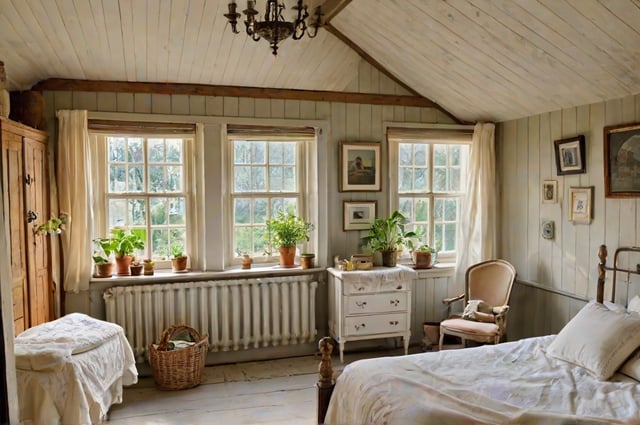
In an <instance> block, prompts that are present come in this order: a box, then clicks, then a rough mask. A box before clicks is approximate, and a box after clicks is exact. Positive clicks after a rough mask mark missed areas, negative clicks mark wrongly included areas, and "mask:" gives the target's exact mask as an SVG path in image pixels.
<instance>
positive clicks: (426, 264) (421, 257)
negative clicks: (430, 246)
mask: <svg viewBox="0 0 640 425" xmlns="http://www.w3.org/2000/svg"><path fill="white" fill-rule="evenodd" d="M413 267H414V268H416V269H430V268H431V267H433V255H432V254H431V253H430V252H426V251H414V252H413Z"/></svg>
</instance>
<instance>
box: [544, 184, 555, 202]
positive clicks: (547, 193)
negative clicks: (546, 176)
mask: <svg viewBox="0 0 640 425" xmlns="http://www.w3.org/2000/svg"><path fill="white" fill-rule="evenodd" d="M556 202H558V182H557V181H555V180H544V181H543V182H542V203H543V204H555V203H556Z"/></svg>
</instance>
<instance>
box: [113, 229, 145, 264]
mask: <svg viewBox="0 0 640 425" xmlns="http://www.w3.org/2000/svg"><path fill="white" fill-rule="evenodd" d="M146 238H147V232H146V230H145V229H131V230H129V231H125V230H123V229H111V239H113V243H114V246H113V252H114V253H115V255H116V257H124V256H126V255H133V253H134V252H135V250H136V249H144V242H145V240H146Z"/></svg>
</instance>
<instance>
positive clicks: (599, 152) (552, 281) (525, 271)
mask: <svg viewBox="0 0 640 425" xmlns="http://www.w3.org/2000/svg"><path fill="white" fill-rule="evenodd" d="M638 122H640V94H639V95H636V96H629V97H625V98H622V99H616V100H611V101H607V102H601V103H595V104H592V105H584V106H579V107H576V108H568V109H562V110H559V111H553V112H549V113H545V114H541V115H536V116H532V117H528V118H523V119H519V120H515V121H508V122H504V123H500V124H499V125H498V127H497V132H496V134H497V136H496V145H497V151H498V162H497V164H498V171H499V175H500V177H499V181H500V186H501V187H500V196H501V211H500V223H501V224H500V230H499V231H500V238H499V240H500V244H501V247H500V251H499V252H500V253H501V256H502V257H503V258H505V259H507V260H509V261H511V262H512V263H513V264H514V265H515V267H516V269H517V271H518V280H519V281H521V282H525V283H529V284H530V285H529V286H527V287H521V286H519V287H518V288H517V291H516V292H514V295H513V297H514V298H513V300H515V303H514V302H512V304H513V307H514V309H513V310H512V312H511V313H513V316H515V315H522V316H524V317H526V319H523V321H522V323H521V324H520V325H517V326H516V325H514V323H513V321H512V323H510V329H511V330H512V331H514V334H512V335H511V336H514V335H515V334H517V335H521V336H531V335H540V334H545V333H553V332H557V331H558V330H559V329H560V328H561V327H562V326H563V325H564V324H565V323H566V322H567V321H568V320H569V318H570V317H572V316H573V314H575V310H576V306H578V307H579V304H580V303H579V302H578V304H577V305H576V303H575V302H576V300H575V299H573V298H571V297H566V296H562V295H560V296H559V295H553V294H551V293H549V292H548V291H542V292H541V291H537V290H536V287H541V288H543V289H547V290H552V291H556V292H561V293H564V294H565V295H574V296H576V297H577V298H578V299H593V298H595V295H596V280H597V264H598V257H597V251H598V247H599V246H600V245H601V244H606V245H607V246H608V248H609V262H608V264H609V265H611V263H612V260H613V254H614V251H615V249H616V248H618V247H620V246H639V245H640V198H629V199H613V198H605V196H604V169H603V166H604V165H603V164H604V162H603V157H604V145H603V127H605V126H609V125H617V124H625V123H638ZM578 134H583V135H584V136H585V138H586V151H587V152H586V155H587V156H586V164H587V169H586V173H585V174H574V175H567V176H558V175H557V173H556V164H555V156H554V143H553V142H554V140H558V139H564V138H568V137H572V136H576V135H578ZM543 180H557V182H558V192H559V200H558V203H557V204H543V203H542V196H541V188H542V181H543ZM571 186H593V187H594V199H593V207H594V208H593V220H592V222H591V224H589V225H586V224H573V223H572V222H570V221H569V218H568V211H569V205H568V191H569V188H570V187H571ZM543 220H553V221H554V222H555V228H556V236H555V239H553V240H546V239H543V238H542V236H541V232H540V225H541V223H542V221H543ZM634 264H635V263H634ZM622 278H623V279H624V280H626V275H625V276H623V277H622ZM630 280H631V281H632V282H634V283H637V282H638V279H637V276H636V277H635V278H634V277H633V276H632V277H631V278H630ZM631 291H632V292H634V291H635V290H634V289H633V287H632V290H631ZM617 292H618V295H624V298H626V292H625V291H624V289H623V288H619V289H618V290H617ZM513 300H512V301H513ZM518 300H519V301H518ZM621 301H622V302H624V299H622V300H621ZM511 313H510V316H512V314H511ZM518 323H520V322H518ZM511 325H514V326H513V327H511Z"/></svg>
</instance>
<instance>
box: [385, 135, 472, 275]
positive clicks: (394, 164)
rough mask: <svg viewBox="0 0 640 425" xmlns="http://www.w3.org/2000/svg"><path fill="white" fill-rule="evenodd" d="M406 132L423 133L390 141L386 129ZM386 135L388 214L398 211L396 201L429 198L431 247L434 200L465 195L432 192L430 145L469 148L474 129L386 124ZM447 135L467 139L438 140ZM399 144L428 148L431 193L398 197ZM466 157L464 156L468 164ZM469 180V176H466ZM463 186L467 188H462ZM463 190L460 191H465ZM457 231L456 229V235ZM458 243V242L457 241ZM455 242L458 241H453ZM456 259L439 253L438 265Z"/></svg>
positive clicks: (430, 241) (454, 252)
mask: <svg viewBox="0 0 640 425" xmlns="http://www.w3.org/2000/svg"><path fill="white" fill-rule="evenodd" d="M390 127H393V128H408V129H410V130H411V131H412V132H414V133H417V134H418V133H421V132H423V135H422V136H411V137H410V138H393V137H389V135H388V134H389V131H388V130H389V128H390ZM384 130H385V134H386V135H387V144H388V150H389V165H388V166H389V206H390V211H394V210H397V209H398V208H399V198H400V197H401V196H402V197H412V196H415V197H420V198H429V199H430V201H429V245H431V246H433V243H434V237H435V236H434V233H435V232H434V230H435V223H434V210H435V205H434V204H435V203H434V200H435V198H447V197H451V198H458V199H460V200H461V202H462V200H463V199H464V196H465V191H464V190H463V191H462V193H460V194H457V193H450V192H449V193H448V192H434V191H433V169H434V167H433V145H436V144H441V145H442V144H456V145H457V144H466V145H468V146H469V148H471V137H472V136H471V135H472V133H473V126H465V125H445V124H428V125H425V124H415V123H385V124H384ZM447 131H452V132H465V133H468V135H466V136H464V137H462V136H461V137H460V139H459V140H455V138H454V139H451V138H449V137H440V136H439V135H438V134H442V133H445V132H447ZM400 143H424V144H429V145H431V146H429V161H430V164H429V179H430V182H431V188H430V189H431V190H430V192H427V193H424V192H415V193H406V194H405V193H403V194H401V193H399V191H398V171H399V165H398V161H399V145H400ZM468 159H469V156H467V161H468ZM465 166H466V167H467V169H468V166H469V164H468V162H467V164H462V165H461V167H465ZM467 177H468V173H467ZM464 186H466V185H464ZM464 186H463V189H465V188H466V187H464ZM463 220H464V217H462V216H459V221H458V223H459V226H460V225H461V224H462V223H463ZM459 232H460V229H459V228H458V234H459ZM457 239H458V238H457ZM456 242H457V241H456ZM404 255H405V256H404V261H406V262H409V261H410V260H409V258H408V256H407V252H405V253H404ZM456 258H457V251H442V252H439V253H438V260H439V261H440V262H445V263H455V262H456Z"/></svg>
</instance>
